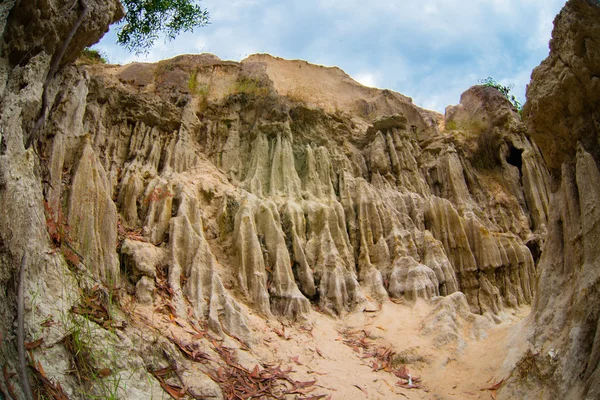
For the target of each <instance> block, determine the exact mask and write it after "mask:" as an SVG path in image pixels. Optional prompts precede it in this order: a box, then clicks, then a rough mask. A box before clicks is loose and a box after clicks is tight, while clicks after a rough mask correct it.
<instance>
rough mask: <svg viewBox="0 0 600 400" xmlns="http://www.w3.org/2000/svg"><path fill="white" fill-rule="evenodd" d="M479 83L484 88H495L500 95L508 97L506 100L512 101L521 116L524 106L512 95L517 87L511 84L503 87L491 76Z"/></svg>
mask: <svg viewBox="0 0 600 400" xmlns="http://www.w3.org/2000/svg"><path fill="white" fill-rule="evenodd" d="M479 83H481V84H482V85H483V86H488V87H493V88H494V89H496V90H498V91H499V92H500V93H502V95H503V96H504V97H506V99H507V100H508V101H510V102H511V103H512V105H513V106H515V108H516V109H517V111H518V112H519V115H521V113H522V112H523V105H522V104H521V102H520V101H519V100H518V99H517V98H516V97H515V95H514V94H511V93H510V91H511V90H513V89H514V87H515V85H514V84H510V85H508V86H504V85H501V84H500V83H498V82H496V80H495V79H494V78H492V77H491V76H488V77H487V78H485V79H480V80H479Z"/></svg>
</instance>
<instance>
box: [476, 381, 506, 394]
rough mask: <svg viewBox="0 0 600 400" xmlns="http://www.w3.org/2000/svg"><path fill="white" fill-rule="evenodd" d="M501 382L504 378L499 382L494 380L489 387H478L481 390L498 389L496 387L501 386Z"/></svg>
mask: <svg viewBox="0 0 600 400" xmlns="http://www.w3.org/2000/svg"><path fill="white" fill-rule="evenodd" d="M503 383H504V379H502V380H501V381H500V382H496V383H495V384H493V385H492V386H490V387H487V388H483V389H479V390H480V391H482V392H483V391H484V390H498V389H500V386H502V384H503Z"/></svg>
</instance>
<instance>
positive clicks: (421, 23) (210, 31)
mask: <svg viewBox="0 0 600 400" xmlns="http://www.w3.org/2000/svg"><path fill="white" fill-rule="evenodd" d="M564 3H565V0H462V1H458V0H420V1H417V0H387V1H386V0H370V1H364V0H363V1H359V0H337V1H336V0H286V1H283V0H279V1H278V0H228V1H222V0H204V1H202V2H201V3H200V4H201V5H202V6H203V7H205V8H207V9H208V10H209V13H210V20H211V24H210V25H208V26H206V27H204V28H199V29H196V30H195V31H194V32H193V33H185V34H182V35H180V36H179V37H178V38H177V39H175V40H173V41H170V42H165V41H164V40H159V41H158V42H157V44H156V45H155V47H154V48H153V49H152V50H151V51H150V53H149V54H147V55H141V56H135V55H133V54H129V53H127V52H126V51H124V50H123V49H122V48H120V47H119V46H117V45H116V44H115V42H116V38H115V31H116V27H115V26H113V27H111V31H110V32H109V33H108V34H107V35H106V36H105V37H104V38H103V39H102V40H101V41H100V43H98V44H97V45H96V46H94V48H96V49H99V50H101V51H102V52H104V53H105V54H106V55H107V57H108V59H109V61H110V62H114V63H120V64H124V63H128V62H131V61H148V62H150V61H158V60H161V59H165V58H171V57H173V56H175V55H177V54H183V53H203V52H208V53H213V54H216V55H217V56H219V57H220V58H222V59H226V60H236V61H239V60H241V59H243V58H245V57H246V56H248V55H249V54H253V53H269V54H272V55H274V56H279V57H283V58H288V59H303V60H306V61H308V62H311V63H315V64H322V65H327V66H331V65H336V66H338V67H340V68H342V69H343V70H344V71H346V72H347V73H348V74H350V75H351V76H352V77H353V78H354V79H356V80H357V81H359V82H361V83H363V84H365V85H368V86H375V87H379V88H386V89H392V90H395V91H398V92H400V93H402V94H404V95H406V96H409V97H412V98H413V101H414V103H415V104H417V105H419V106H421V107H425V108H428V109H432V110H437V111H440V112H443V111H444V109H445V107H446V106H447V105H450V104H457V103H458V102H459V99H460V94H461V93H462V92H463V91H465V90H466V89H468V88H469V87H470V86H472V85H474V84H477V81H478V80H479V79H483V78H486V77H488V76H492V77H494V78H495V79H496V80H497V81H498V82H500V83H502V84H504V85H509V84H514V85H515V87H514V89H513V92H514V94H515V95H516V96H517V97H518V98H520V99H521V100H524V99H525V85H527V83H528V82H529V78H530V75H531V70H532V69H533V68H534V67H535V66H537V65H538V64H539V63H540V62H541V61H542V60H543V59H544V58H546V56H547V55H548V41H549V39H550V34H551V31H552V21H553V19H554V16H555V15H556V14H557V13H558V12H559V11H560V9H561V8H562V6H563V5H564Z"/></svg>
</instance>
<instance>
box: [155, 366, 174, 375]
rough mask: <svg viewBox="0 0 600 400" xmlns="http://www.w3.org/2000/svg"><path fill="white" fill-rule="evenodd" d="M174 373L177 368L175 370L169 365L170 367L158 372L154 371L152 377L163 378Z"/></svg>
mask: <svg viewBox="0 0 600 400" xmlns="http://www.w3.org/2000/svg"><path fill="white" fill-rule="evenodd" d="M173 371H175V368H173V367H172V366H170V365H169V366H168V367H165V368H161V369H157V370H156V371H152V375H154V376H155V377H162V376H167V375H168V374H170V373H171V372H173Z"/></svg>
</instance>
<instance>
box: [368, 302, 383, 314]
mask: <svg viewBox="0 0 600 400" xmlns="http://www.w3.org/2000/svg"><path fill="white" fill-rule="evenodd" d="M382 308H383V304H382V303H380V304H379V308H377V309H368V308H365V309H364V310H363V312H366V313H376V312H379V311H381V309H382Z"/></svg>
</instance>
